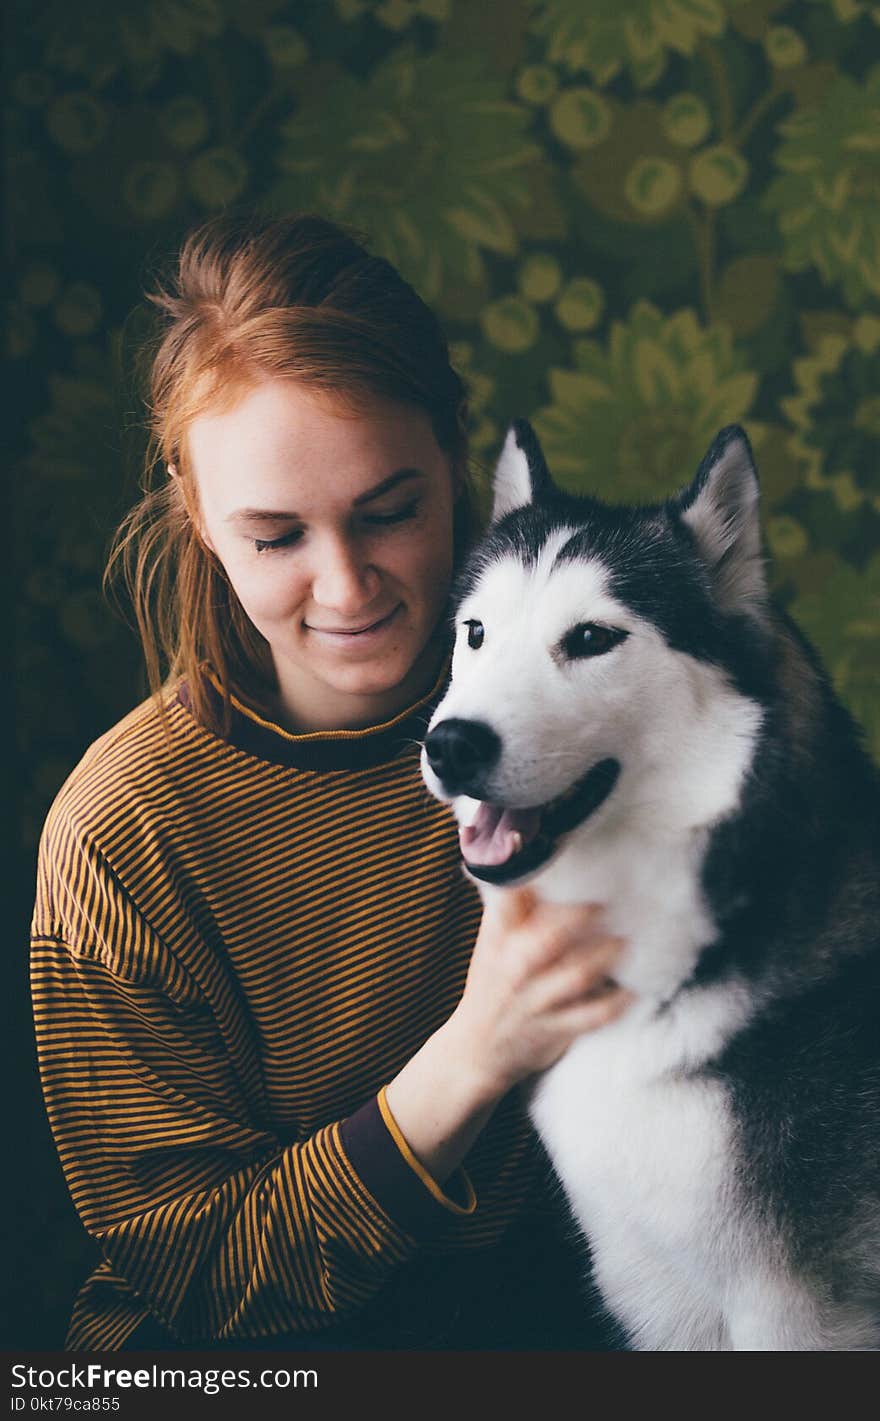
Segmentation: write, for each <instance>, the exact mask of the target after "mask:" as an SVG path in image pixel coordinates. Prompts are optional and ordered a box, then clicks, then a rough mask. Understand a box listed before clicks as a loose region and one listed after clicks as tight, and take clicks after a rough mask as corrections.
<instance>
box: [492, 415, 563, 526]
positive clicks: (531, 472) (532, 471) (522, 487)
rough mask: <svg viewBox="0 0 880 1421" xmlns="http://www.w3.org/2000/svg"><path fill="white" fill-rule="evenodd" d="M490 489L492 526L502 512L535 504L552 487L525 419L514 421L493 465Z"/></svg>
mask: <svg viewBox="0 0 880 1421" xmlns="http://www.w3.org/2000/svg"><path fill="white" fill-rule="evenodd" d="M492 488H493V491H494V495H495V497H494V501H493V504H492V522H493V523H496V522H497V521H498V519H499V518H503V517H504V515H505V513H512V512H513V510H514V508H524V507H525V505H526V504H527V503H535V502H536V501H537V499H539V498H540V497H541V495H542V494H543V493H545V492H546V491H548V490H549V489H550V488H552V483H551V480H550V474H549V472H548V469H547V463H546V460H545V459H544V451H543V450H542V448H541V445H540V443H539V442H538V436H537V434H536V433H535V431H534V430H533V429H532V426H531V425H530V424H529V422H528V420H527V419H515V420H514V421H513V424H512V425H511V426H510V428H509V429H508V431H507V438H506V439H505V441H504V448H503V449H502V450H501V454H500V456H499V459H498V463H497V464H496V466H495V476H494V478H493V480H492Z"/></svg>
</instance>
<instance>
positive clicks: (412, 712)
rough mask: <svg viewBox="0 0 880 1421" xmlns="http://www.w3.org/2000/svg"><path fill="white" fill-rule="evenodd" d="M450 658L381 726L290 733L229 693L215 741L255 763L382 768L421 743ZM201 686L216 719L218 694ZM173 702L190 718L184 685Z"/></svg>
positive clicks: (307, 767) (211, 685)
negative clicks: (227, 714) (222, 730)
mask: <svg viewBox="0 0 880 1421" xmlns="http://www.w3.org/2000/svg"><path fill="white" fill-rule="evenodd" d="M450 659H451V658H450V657H447V658H445V659H444V662H443V666H442V667H441V670H440V674H439V676H438V677H437V680H436V681H435V682H434V685H433V686H432V687H431V689H430V691H428V693H427V694H426V695H424V696H422V698H421V699H420V700H418V701H416V702H415V703H414V704H413V705H411V706H408V707H407V708H406V709H405V710H403V711H401V712H400V714H399V715H396V716H394V718H393V719H392V720H386V721H383V722H382V724H381V725H368V726H365V727H364V729H362V730H318V731H310V732H309V733H308V734H305V735H294V734H292V733H291V732H290V731H289V730H285V729H284V728H283V727H282V726H280V725H276V724H275V723H274V721H271V720H266V719H265V718H264V717H263V716H261V715H259V713H258V712H257V711H255V710H252V709H251V708H250V707H249V706H246V705H245V704H244V703H243V702H242V701H240V700H239V699H238V698H237V697H236V696H234V695H233V696H232V697H231V706H230V711H231V724H230V727H229V731H228V733H227V734H225V735H222V736H220V737H219V738H220V739H222V740H225V741H226V742H227V743H228V744H230V745H235V746H236V747H237V748H238V749H239V750H244V751H246V753H247V754H249V755H256V756H257V757H258V759H261V760H269V761H271V762H272V763H273V764H276V765H289V766H292V767H294V768H296V769H300V770H366V769H370V768H372V767H373V766H375V765H383V764H386V763H387V762H388V761H389V760H394V759H396V758H397V756H398V755H400V754H401V753H402V752H403V751H404V750H405V749H412V747H413V745H414V744H415V743H416V742H421V741H422V740H423V739H424V737H425V731H426V730H427V728H428V722H429V720H430V719H431V716H432V714H433V712H434V708H435V706H436V705H437V704H438V702H439V700H440V697H441V696H442V694H443V691H444V690H445V688H446V685H447V682H448V680H449V665H450ZM204 685H205V691H206V693H207V696H208V699H209V700H210V702H211V704H212V708H213V709H214V711H216V712H217V714H218V716H221V715H222V710H223V697H222V695H221V693H220V691H219V690H218V688H217V686H216V684H215V682H214V681H213V679H212V678H211V677H210V676H206V677H205V682H204ZM177 700H178V701H179V702H180V704H181V705H182V706H183V707H184V708H185V709H186V710H187V711H188V712H189V713H190V715H193V714H194V712H193V707H192V699H191V697H190V693H189V687H188V685H187V683H186V681H181V682H180V683H179V685H178V688H177Z"/></svg>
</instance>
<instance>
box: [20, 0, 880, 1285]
mask: <svg viewBox="0 0 880 1421" xmlns="http://www.w3.org/2000/svg"><path fill="white" fill-rule="evenodd" d="M7 40H8V49H7V61H6V62H7V77H8V84H7V93H6V139H7V147H6V152H7V175H8V178H7V224H6V230H7V275H8V282H7V286H8V290H9V292H10V299H9V304H8V314H7V325H6V341H7V357H8V360H7V371H8V374H7V381H8V385H9V393H10V397H11V403H10V406H9V408H10V410H11V411H13V412H15V413H17V414H19V415H20V421H19V422H18V424H17V425H16V426H15V428H16V430H17V442H15V443H14V448H13V450H12V469H13V478H12V491H13V512H14V520H15V521H14V529H15V531H14V536H13V539H12V548H11V556H12V558H13V562H14V567H15V584H14V585H15V587H16V591H17V594H18V596H17V605H16V616H17V626H16V645H17V674H16V699H17V706H18V712H19V713H18V725H19V732H18V733H19V755H18V765H19V768H20V802H21V809H22V813H21V847H22V851H23V854H24V858H25V861H26V864H27V871H26V872H25V873H23V874H22V878H21V883H22V888H21V892H22V901H21V904H20V910H21V915H22V917H23V918H24V917H25V915H26V914H27V912H28V911H29V907H30V901H31V897H32V862H33V852H34V847H35V843H36V838H37V835H38V833H39V829H40V826H41V824H42V820H43V817H44V816H45V813H46V810H47V808H48V805H49V803H50V801H51V799H52V797H53V796H54V794H55V792H56V791H57V789H58V787H59V785H60V783H61V781H62V780H63V778H64V777H65V775H66V774H67V773H68V771H69V770H70V768H71V767H72V766H73V765H74V764H75V762H76V761H77V760H78V759H79V757H80V756H81V754H82V752H83V750H84V749H85V747H86V746H87V745H88V743H89V742H90V741H91V740H92V739H94V738H95V736H96V735H98V734H99V733H101V732H102V731H103V730H104V729H106V728H107V727H108V726H109V725H111V724H112V723H113V722H114V721H115V720H116V719H118V718H119V717H120V716H121V715H122V714H124V713H125V711H126V710H128V709H129V708H130V706H132V705H133V704H134V703H135V701H136V700H138V699H139V698H140V696H141V695H142V694H143V691H144V683H143V679H142V674H141V671H140V658H139V652H138V648H137V645H136V642H135V640H134V637H133V635H132V633H131V632H130V630H129V629H128V628H127V627H126V625H125V624H124V622H123V621H122V620H121V618H120V617H119V615H118V614H117V613H115V612H114V611H113V610H112V608H111V607H110V606H109V605H108V604H107V602H106V601H105V599H104V597H103V595H102V593H101V590H100V577H101V571H102V567H103V563H104V558H105V555H106V549H107V544H108V540H109V538H110V535H111V533H112V530H113V527H114V525H115V523H116V522H117V520H118V518H119V517H120V515H121V514H122V512H123V511H124V510H125V508H126V507H127V506H128V505H129V504H130V502H131V501H132V500H133V499H134V497H135V495H136V490H137V482H138V478H139V474H140V466H141V459H142V453H143V448H144V412H143V405H142V389H143V384H142V380H143V371H142V361H139V352H140V350H141V342H142V340H143V337H144V335H145V334H146V333H147V331H148V329H149V325H148V321H149V317H148V314H147V306H146V303H145V302H144V301H143V300H142V291H143V289H144V287H145V286H148V285H149V284H151V281H152V278H153V276H154V274H155V273H156V272H157V271H158V270H160V269H161V268H162V266H163V264H164V263H166V262H167V261H168V260H169V259H170V257H171V256H172V254H173V252H174V250H175V248H176V246H177V244H178V243H179V240H180V238H181V236H182V234H183V232H184V231H185V230H186V229H187V228H188V227H189V226H190V225H192V224H194V223H196V222H198V221H199V220H201V219H202V218H203V217H205V216H206V215H208V214H210V213H212V212H215V211H217V210H219V209H221V208H223V207H224V206H225V205H227V204H229V203H233V202H234V203H240V202H252V203H253V204H254V205H255V206H258V207H261V208H265V209H267V210H275V211H289V210H293V209H302V208H313V209H318V210H320V211H322V212H324V213H326V214H328V215H330V216H332V217H335V218H338V219H341V220H343V221H345V222H347V223H351V224H354V225H355V226H357V227H359V228H361V229H362V230H363V231H365V232H366V233H368V234H369V235H370V237H371V239H372V242H373V244H374V247H375V249H377V250H378V251H380V252H382V253H384V254H385V255H387V256H388V257H390V258H391V260H392V261H394V262H395V263H397V264H398V266H399V267H400V268H401V269H402V270H403V271H404V273H405V274H406V275H407V276H408V277H409V278H410V279H411V280H412V281H413V282H414V283H415V285H416V286H417V287H418V288H419V290H420V291H421V292H422V294H423V295H424V296H425V297H426V298H427V299H428V300H429V301H430V302H432V303H433V304H434V305H435V307H436V309H437V310H438V312H439V314H440V316H441V318H442V319H443V321H444V323H445V326H446V329H447V331H448V334H449V337H450V340H451V342H452V348H453V352H454V357H455V360H456V362H457V364H458V366H459V368H460V369H461V371H462V373H463V374H464V376H465V377H466V379H467V381H468V382H469V385H470V390H471V399H472V436H473V447H474V453H475V459H476V461H477V463H478V464H479V465H480V466H481V467H482V468H483V469H484V470H487V469H488V468H489V467H490V466H491V464H492V462H493V460H494V457H495V455H496V453H497V451H498V449H499V447H500V443H501V440H502V437H503V433H504V430H505V428H506V425H507V422H508V421H509V420H510V419H511V418H513V417H515V416H517V415H523V414H524V415H528V416H529V417H531V418H532V419H533V420H534V422H535V424H536V425H537V428H538V430H539V431H540V434H541V436H542V438H543V440H544V442H545V446H546V450H547V454H548V456H549V459H550V462H551V466H552V467H553V469H554V470H555V472H556V474H557V476H558V477H559V478H560V480H562V481H564V482H565V483H567V484H568V485H569V486H570V487H571V488H573V489H578V490H583V491H589V492H592V493H596V494H598V495H600V496H603V495H604V496H607V497H609V498H612V499H639V498H644V497H649V498H654V497H657V496H660V495H663V494H665V493H668V492H671V491H672V490H673V489H675V488H676V487H678V486H679V485H680V484H682V483H683V482H685V481H686V480H687V479H688V478H689V477H690V476H691V475H692V473H693V472H694V470H695V468H696V465H697V463H698V461H699V459H700V458H701V456H702V454H703V453H704V451H705V449H706V447H707V445H708V443H709V441H710V440H711V439H712V437H713V435H714V434H715V433H716V432H717V430H718V429H719V428H720V427H721V426H722V425H723V424H725V423H727V422H729V421H732V420H737V421H741V422H742V423H743V424H744V425H745V427H746V429H747V430H748V432H749V435H750V437H751V439H752V442H753V444H754V448H755V451H756V455H757V459H758V464H759V471H760V476H761V483H762V496H763V509H764V517H765V527H766V535H767V543H768V548H769V552H770V554H771V557H772V566H773V579H774V586H775V589H776V591H777V593H778V595H779V596H780V597H781V598H782V600H783V601H784V603H785V604H786V605H787V606H788V607H789V608H790V609H791V610H792V612H793V614H794V615H795V617H796V618H797V619H798V620H799V621H800V623H801V625H802V626H803V627H804V629H805V630H806V631H807V633H808V634H809V635H810V636H811V637H812V638H813V639H814V640H815V642H816V644H817V645H818V647H819V649H820V651H821V652H822V654H823V656H824V657H825V659H826V662H827V664H828V666H829V668H830V670H831V672H832V674H833V676H834V679H835V681H836V684H837V686H838V687H839V689H840V692H841V693H842V695H843V697H844V698H845V700H846V702H847V703H848V704H849V705H850V707H851V708H852V709H853V711H854V712H855V713H856V715H857V716H858V717H859V718H860V720H861V721H862V722H863V724H864V726H865V728H866V731H867V733H868V736H869V738H870V743H871V744H872V746H873V748H874V750H875V752H877V751H880V4H878V3H871V0H789V2H788V3H787V2H786V0H534V3H532V0H479V3H477V0H114V3H112V4H111V3H108V2H107V0H79V3H78V4H77V5H74V6H72V5H70V3H69V0H14V3H13V4H12V6H11V13H10V17H9V19H8V22H7ZM13 438H14V440H16V435H15V434H14V436H13ZM74 1251H75V1250H74ZM57 1256H58V1255H57V1253H56V1257H57ZM53 1276H54V1277H55V1278H56V1283H57V1270H56V1273H55V1274H53V1272H52V1270H51V1269H49V1270H48V1271H46V1277H45V1279H44V1282H43V1284H42V1288H43V1295H44V1299H43V1300H44V1303H45V1299H46V1297H47V1296H48V1297H49V1301H50V1303H51V1300H52V1294H51V1288H52V1286H53V1284H52V1282H51V1279H52V1277H53ZM47 1280H48V1281H47ZM58 1288H59V1293H60V1292H61V1291H63V1289H62V1288H61V1285H60V1284H58ZM47 1289H48V1294H47V1291H46V1290H47ZM64 1305H65V1307H66V1302H65V1304H64ZM58 1306H59V1307H60V1306H61V1303H60V1302H59V1304H58Z"/></svg>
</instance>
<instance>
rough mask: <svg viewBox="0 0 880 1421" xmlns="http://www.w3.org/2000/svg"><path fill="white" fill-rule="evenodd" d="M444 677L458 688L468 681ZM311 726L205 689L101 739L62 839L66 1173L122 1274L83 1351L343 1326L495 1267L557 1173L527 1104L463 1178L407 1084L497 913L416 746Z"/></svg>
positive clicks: (52, 1037)
mask: <svg viewBox="0 0 880 1421" xmlns="http://www.w3.org/2000/svg"><path fill="white" fill-rule="evenodd" d="M441 681H442V678H441ZM440 690H441V683H438V685H437V686H435V687H434V688H433V691H432V692H431V693H430V695H429V696H427V697H425V698H424V699H423V700H422V701H420V702H419V703H417V704H416V705H415V706H413V707H411V708H410V709H408V710H407V711H406V712H404V713H403V714H401V715H400V716H398V717H396V718H395V719H393V720H391V721H389V722H387V723H386V724H384V725H380V726H377V727H374V728H370V729H367V730H362V731H352V732H348V731H346V732H330V733H321V734H309V735H290V734H288V733H287V732H285V731H284V730H282V729H281V728H279V727H278V726H275V725H273V724H270V723H269V722H267V721H265V720H263V719H261V718H260V717H259V716H257V715H255V714H254V713H253V712H252V711H250V710H248V709H247V708H246V707H245V706H243V705H241V704H239V703H237V702H236V703H235V704H234V707H233V723H232V728H231V730H230V732H229V734H228V735H227V736H223V737H221V736H219V735H217V734H214V733H213V732H211V731H209V730H207V729H206V728H205V727H204V726H203V725H201V724H200V723H199V722H198V721H197V720H196V719H195V717H194V715H193V713H192V711H191V709H190V705H189V699H188V697H187V694H186V687H185V685H183V684H181V686H180V687H178V688H177V690H176V692H169V693H168V697H167V714H168V730H169V732H170V733H168V734H166V733H165V731H164V730H163V727H162V723H161V720H160V717H159V715H158V713H157V711H156V709H155V707H154V705H153V704H152V702H150V701H147V702H145V703H144V704H143V705H141V706H139V707H138V708H137V709H136V710H134V711H133V712H132V713H131V714H130V715H129V716H127V717H126V718H125V719H124V720H123V721H121V722H120V724H119V725H117V726H116V727H115V728H114V729H113V730H111V731H109V732H108V733H107V734H106V735H104V736H103V737H102V738H101V739H100V740H98V741H96V743H95V744H94V745H93V746H92V747H91V749H90V750H89V751H88V752H87V754H86V755H85V757H84V758H83V760H82V761H81V763H80V764H79V766H78V767H77V768H76V769H75V770H74V772H73V773H72V775H71V776H70V778H69V780H68V781H67V783H66V784H65V786H64V787H63V789H62V790H61V792H60V793H59V795H58V797H57V799H56V801H55V803H54V805H53V807H52V810H51V812H50V814H49V817H48V819H47V822H46V826H45V830H44V833H43V838H42V843H41V849H40V859H39V877H38V887H37V900H36V908H35V912H34V919H33V942H32V985H33V996H34V1007H35V1020H36V1028H37V1042H38V1051H39V1060H40V1071H41V1078H42V1084H43V1090H44V1096H45V1101H46V1106H47V1109H48V1114H49V1119H50V1123H51V1126H52V1130H53V1134H54V1138H55V1141H56V1144H57V1148H58V1151H59V1155H60V1158H61V1163H62V1166H63V1169H64V1173H65V1176H66V1179H67V1183H68V1187H69V1189H70V1192H71V1195H72V1197H73V1200H74V1203H75V1205H76V1208H77V1210H78V1212H79V1215H80V1217H81V1219H82V1221H83V1223H84V1225H85V1227H86V1228H87V1230H88V1231H89V1233H90V1234H91V1235H92V1236H93V1237H94V1238H95V1239H96V1240H97V1241H98V1242H99V1244H100V1247H101V1251H102V1254H103V1262H102V1263H101V1264H100V1266H99V1267H98V1268H97V1269H96V1271H95V1272H94V1273H93V1274H92V1276H91V1278H90V1279H89V1280H88V1281H87V1283H86V1284H85V1286H84V1288H83V1290H82V1292H81V1294H80V1296H79V1299H78V1301H77V1304H76V1306H75V1309H74V1315H73V1320H72V1323H71V1328H70V1333H69V1336H68V1346H69V1347H72V1348H90V1349H92V1348H94V1349H98V1348H116V1347H120V1346H123V1345H124V1344H125V1342H126V1339H128V1338H129V1337H130V1335H131V1334H132V1332H133V1331H134V1330H135V1329H136V1328H138V1326H139V1325H140V1324H141V1323H142V1322H143V1321H144V1320H145V1319H149V1318H155V1319H158V1320H159V1322H160V1323H161V1325H162V1326H163V1328H165V1329H167V1330H168V1332H169V1334H170V1335H172V1336H173V1337H174V1338H176V1339H177V1340H179V1341H180V1342H181V1343H182V1344H184V1345H188V1344H195V1343H198V1342H204V1341H205V1340H207V1339H211V1340H213V1341H216V1342H218V1343H223V1342H227V1343H232V1342H234V1341H236V1340H237V1341H239V1343H245V1342H247V1341H248V1340H253V1339H261V1338H271V1337H275V1336H277V1335H280V1334H290V1333H295V1334H299V1335H303V1341H304V1343H306V1345H307V1344H308V1340H309V1337H316V1336H318V1335H320V1333H321V1330H322V1329H325V1328H326V1327H327V1326H328V1325H330V1324H336V1323H338V1322H339V1320H340V1319H345V1318H348V1317H351V1316H353V1315H357V1314H358V1313H359V1312H360V1310H362V1309H364V1308H365V1306H366V1305H367V1304H368V1303H369V1301H370V1300H371V1299H372V1298H373V1297H374V1295H376V1294H377V1293H379V1291H380V1290H381V1289H382V1288H383V1286H384V1285H385V1284H386V1283H387V1281H388V1279H389V1277H390V1276H391V1275H393V1274H395V1273H396V1272H399V1271H400V1270H404V1271H405V1270H406V1268H407V1267H408V1266H409V1265H410V1263H411V1262H412V1260H413V1259H414V1258H415V1257H416V1256H422V1257H424V1255H425V1253H426V1252H427V1253H428V1254H429V1255H431V1256H437V1257H443V1256H445V1257H448V1256H450V1255H456V1254H457V1255H458V1256H463V1255H464V1254H465V1253H466V1252H467V1251H472V1250H481V1249H486V1248H488V1247H489V1246H490V1245H493V1244H494V1243H496V1241H497V1240H498V1239H499V1238H500V1237H501V1236H502V1234H503V1233H504V1231H505V1229H506V1228H507V1227H508V1225H509V1224H510V1222H511V1220H512V1219H513V1218H514V1217H515V1216H516V1215H517V1214H518V1213H519V1212H520V1211H521V1210H522V1208H523V1204H524V1201H525V1200H526V1198H527V1197H528V1195H529V1193H530V1191H531V1190H532V1189H533V1186H534V1183H535V1180H536V1179H537V1178H538V1175H539V1171H540V1157H539V1153H538V1150H537V1149H536V1145H535V1140H534V1136H533V1134H532V1132H531V1130H530V1128H529V1126H528V1124H527V1122H526V1120H525V1117H524V1113H523V1111H522V1108H521V1105H520V1103H519V1100H518V1096H517V1093H516V1092H514V1093H512V1095H511V1096H509V1097H507V1098H506V1099H505V1100H504V1101H502V1102H501V1104H500V1106H499V1107H498V1109H497V1110H496V1111H495V1113H494V1115H493V1116H492V1118H491V1120H490V1122H489V1124H488V1126H487V1127H486V1129H485V1130H484V1131H483V1133H482V1135H481V1136H480V1138H479V1140H478V1141H477V1143H476V1144H475V1145H474V1147H473V1148H472V1150H471V1151H470V1153H469V1155H468V1156H467V1158H466V1160H465V1161H464V1166H463V1168H462V1170H460V1171H458V1172H457V1174H456V1175H455V1176H453V1178H452V1179H451V1180H450V1181H447V1183H446V1185H445V1186H444V1188H443V1189H441V1188H439V1187H438V1185H437V1184H436V1183H435V1182H434V1181H433V1180H432V1179H431V1178H430V1177H429V1176H428V1175H427V1173H426V1172H425V1171H424V1170H423V1169H422V1168H421V1166H420V1165H419V1163H418V1161H417V1160H416V1159H415V1158H414V1157H413V1156H412V1154H411V1153H410V1151H409V1150H408V1147H407V1145H406V1141H405V1140H404V1139H403V1138H402V1136H401V1135H400V1132H399V1131H398V1130H397V1127H396V1125H395V1122H394V1121H393V1119H392V1118H391V1116H390V1113H389V1111H388V1108H387V1106H386V1104H385V1102H384V1098H383V1093H382V1088H383V1086H384V1085H385V1084H386V1083H387V1082H388V1081H389V1080H390V1079H391V1078H392V1077H393V1076H394V1075H395V1074H396V1073H397V1072H398V1071H399V1070H400V1068H401V1067H402V1066H403V1065H404V1063H405V1062H406V1061H407V1060H408V1059H409V1058H410V1057H411V1056H412V1055H413V1054H414V1052H415V1051H416V1050H418V1048H419V1047H420V1046H421V1045H422V1043H423V1042H424V1041H425V1040H426V1038H427V1037H428V1036H429V1035H430V1034H431V1033H432V1032H433V1031H434V1030H436V1029H437V1027H439V1026H440V1025H441V1024H442V1023H443V1022H444V1021H445V1020H446V1019H447V1018H448V1017H449V1015H450V1014H451V1012H452V1011H453V1009H454V1007H455V1005H456V1003H457V1001H458V1000H459V998H460V995H461V992H462V989H463V986H464V980H465V975H466V970H467V963H468V959H469V956H470V952H471V949H472V946H473V942H474V938H475V935H476V930H477V926H478V923H479V917H480V905H479V900H478V897H477V894H476V892H475V890H474V889H473V887H472V885H470V884H469V883H468V882H467V880H466V879H465V878H464V876H463V874H462V872H461V868H460V860H459V853H458V845H457V837H456V832H455V827H454V824H453V821H452V818H451V816H450V815H449V813H448V811H447V810H446V809H445V808H444V807H443V806H441V805H439V804H437V803H436V802H435V801H434V800H433V799H431V798H430V796H429V795H428V794H427V792H426V790H425V789H424V786H423V784H422V781H421V777H420V774H419V766H418V741H419V738H420V737H421V736H422V735H423V733H424V727H425V724H426V721H427V717H428V715H429V714H430V710H431V708H432V706H433V703H434V701H435V700H436V697H437V695H438V694H439V692H440Z"/></svg>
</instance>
